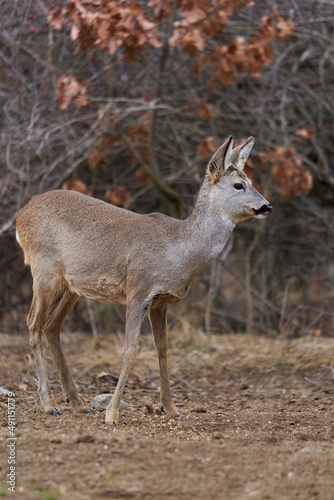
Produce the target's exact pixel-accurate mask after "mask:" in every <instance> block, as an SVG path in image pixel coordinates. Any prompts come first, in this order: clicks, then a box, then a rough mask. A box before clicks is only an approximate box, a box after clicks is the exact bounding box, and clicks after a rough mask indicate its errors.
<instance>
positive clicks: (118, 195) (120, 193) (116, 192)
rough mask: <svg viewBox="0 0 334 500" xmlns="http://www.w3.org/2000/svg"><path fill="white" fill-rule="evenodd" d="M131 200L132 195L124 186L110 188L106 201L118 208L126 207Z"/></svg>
mask: <svg viewBox="0 0 334 500" xmlns="http://www.w3.org/2000/svg"><path fill="white" fill-rule="evenodd" d="M130 199H131V194H130V192H129V191H128V189H126V187H124V186H110V187H109V188H108V189H107V191H106V195H105V200H106V201H107V202H108V203H111V204H112V205H115V206H116V207H121V208H122V207H124V206H126V205H127V204H128V203H129V201H130Z"/></svg>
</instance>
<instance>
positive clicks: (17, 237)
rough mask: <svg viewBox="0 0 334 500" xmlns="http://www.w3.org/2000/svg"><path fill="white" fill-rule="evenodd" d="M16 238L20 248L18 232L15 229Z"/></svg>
mask: <svg viewBox="0 0 334 500" xmlns="http://www.w3.org/2000/svg"><path fill="white" fill-rule="evenodd" d="M16 240H17V242H18V244H19V245H20V247H21V248H22V245H21V242H20V238H19V233H18V232H17V231H16Z"/></svg>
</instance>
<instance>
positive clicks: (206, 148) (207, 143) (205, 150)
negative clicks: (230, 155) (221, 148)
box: [197, 136, 217, 158]
mask: <svg viewBox="0 0 334 500" xmlns="http://www.w3.org/2000/svg"><path fill="white" fill-rule="evenodd" d="M213 139H214V137H213V136H208V137H205V139H203V141H202V142H201V144H200V145H199V146H198V148H197V154H198V156H200V157H201V158H206V157H208V156H210V155H211V154H212V153H214V152H215V151H217V147H216V146H215V145H214V144H213Z"/></svg>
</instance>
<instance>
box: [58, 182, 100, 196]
mask: <svg viewBox="0 0 334 500" xmlns="http://www.w3.org/2000/svg"><path fill="white" fill-rule="evenodd" d="M61 188H62V189H65V190H68V191H78V192H79V193H82V194H86V195H87V196H92V195H93V193H92V192H91V191H89V189H88V188H87V186H86V184H85V183H84V182H83V181H81V180H80V179H73V180H68V181H66V182H64V184H63V185H62V187H61Z"/></svg>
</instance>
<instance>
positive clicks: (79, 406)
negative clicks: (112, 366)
mask: <svg viewBox="0 0 334 500" xmlns="http://www.w3.org/2000/svg"><path fill="white" fill-rule="evenodd" d="M78 300H79V295H77V294H76V293H74V292H71V291H70V289H69V288H68V286H67V284H66V283H65V282H62V283H61V284H60V286H59V287H58V289H57V291H56V293H55V295H54V297H53V299H52V301H51V303H50V305H49V308H48V311H47V315H46V319H45V323H44V327H43V333H44V336H45V338H46V342H47V345H48V348H49V351H50V352H51V354H52V357H53V360H54V362H55V365H56V367H57V370H58V373H59V377H60V381H61V385H62V388H63V392H64V395H65V397H66V401H67V403H70V404H71V406H72V407H73V408H74V409H75V410H77V411H80V412H83V413H92V410H89V409H88V408H87V403H86V401H85V400H84V398H83V397H81V396H80V394H79V392H78V389H77V387H76V385H75V383H74V380H73V377H72V374H71V371H70V369H69V367H68V364H67V362H66V359H65V356H64V352H63V349H62V347H61V342H60V329H61V327H62V324H63V322H64V320H65V318H66V316H67V315H68V313H69V312H70V310H71V309H72V308H73V306H74V304H75V303H76V302H77V301H78Z"/></svg>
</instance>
